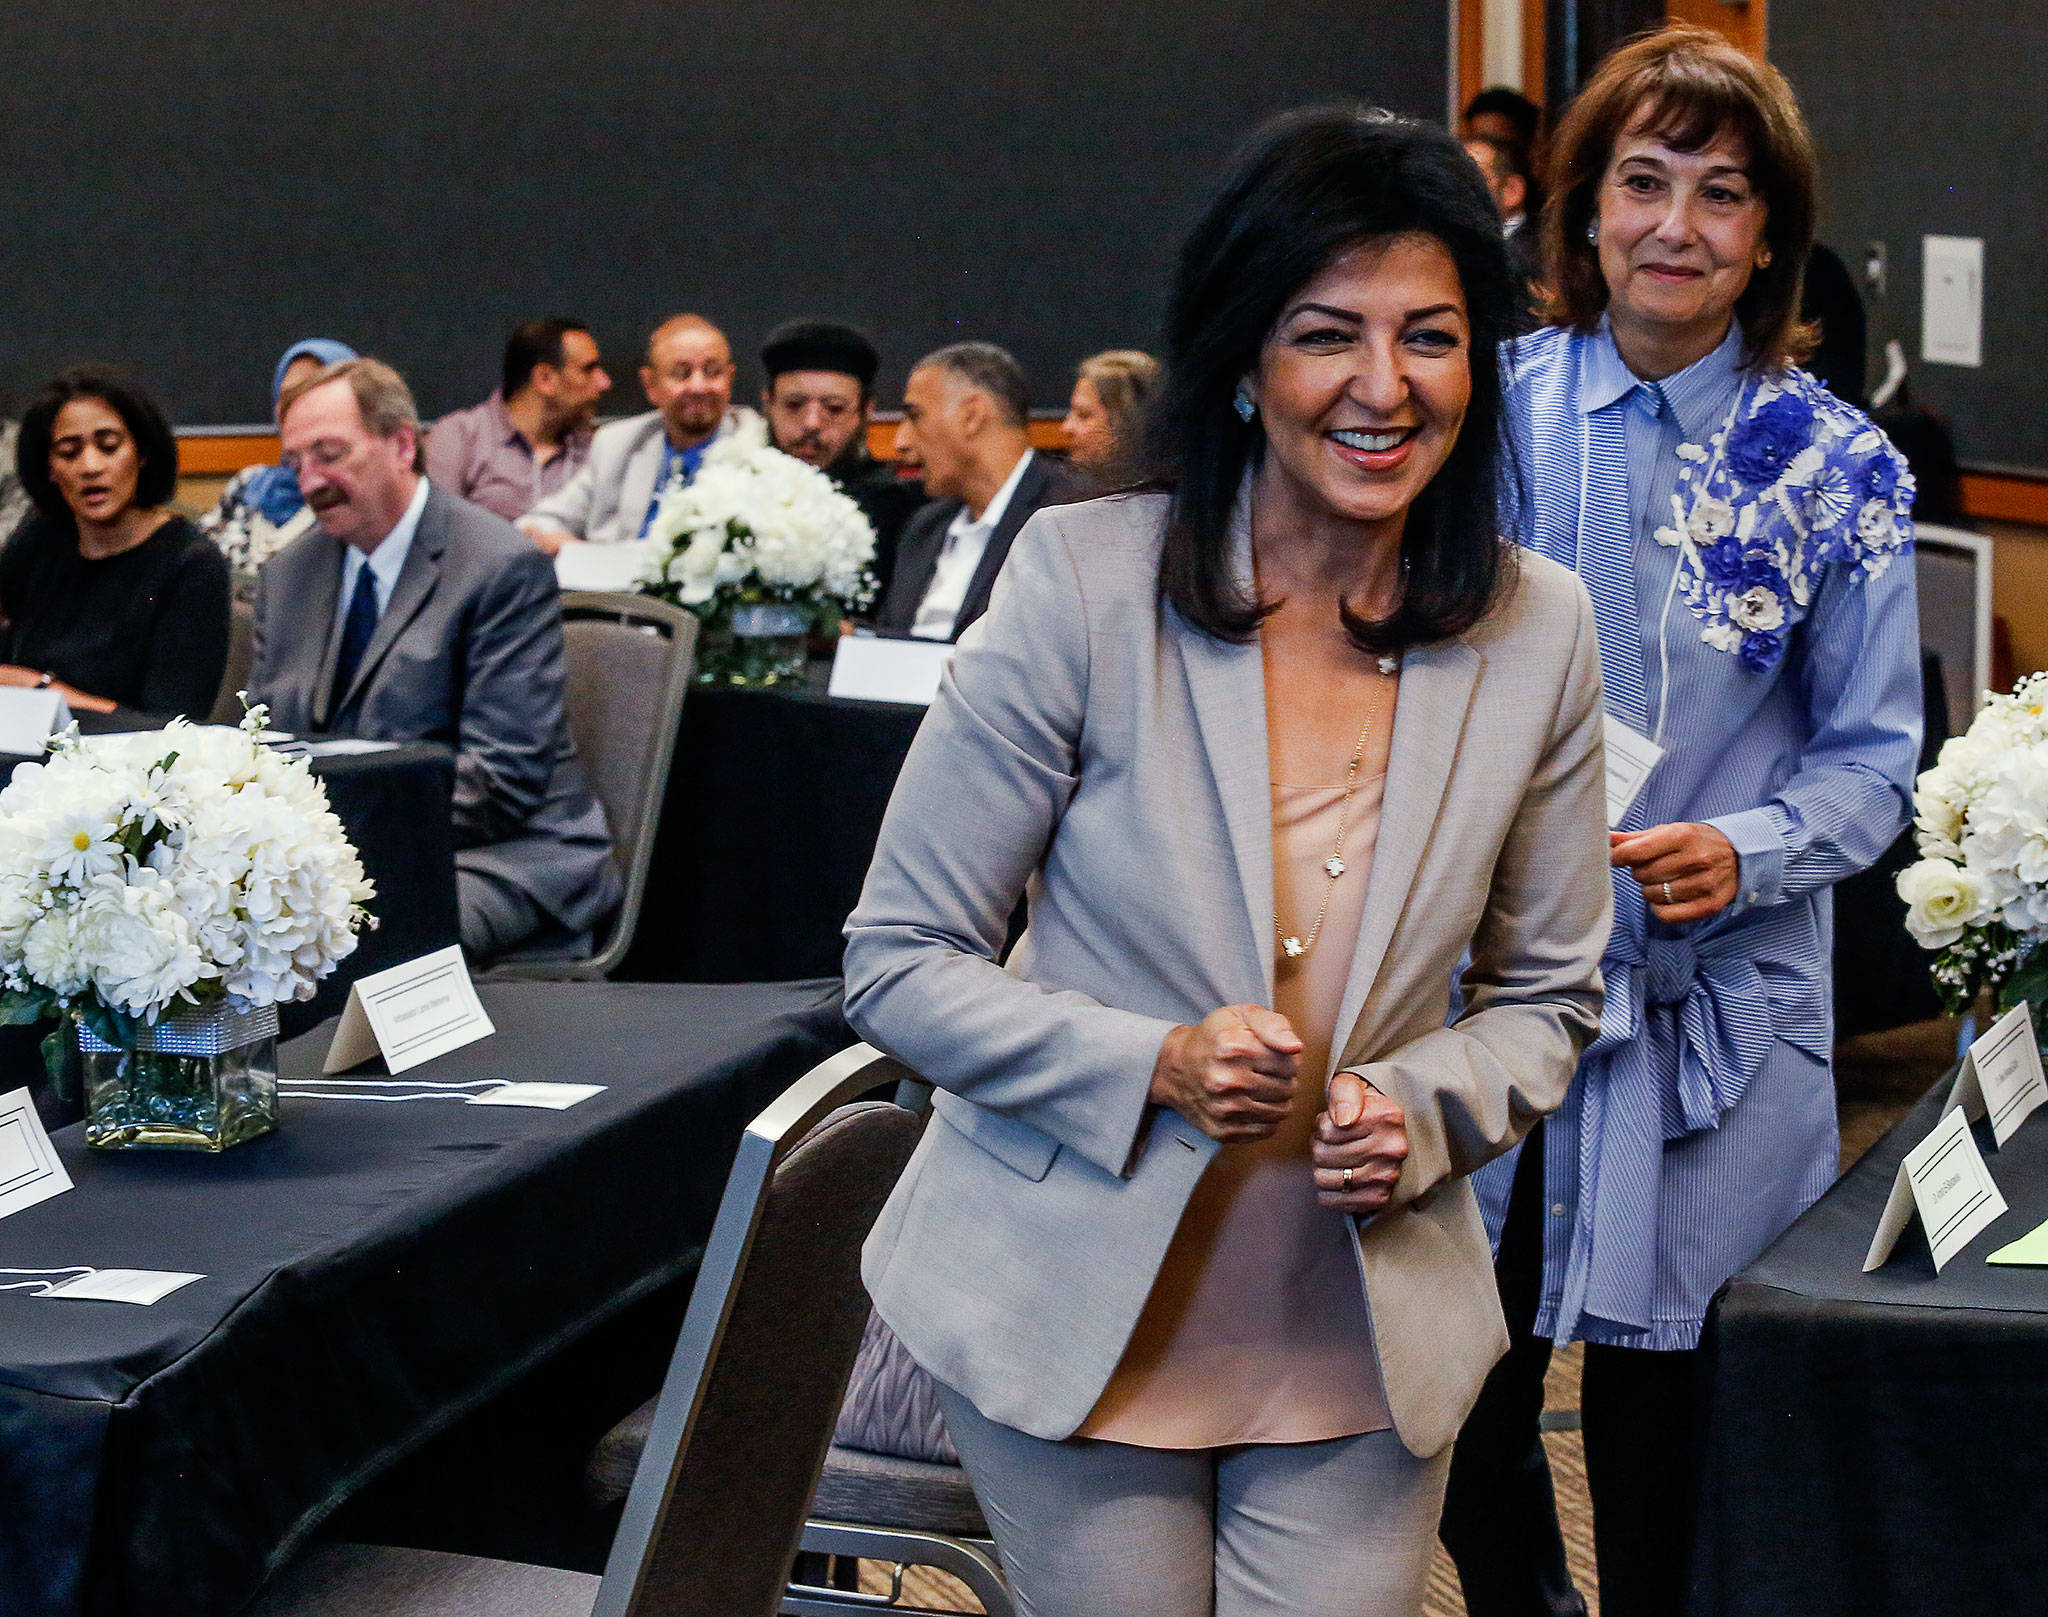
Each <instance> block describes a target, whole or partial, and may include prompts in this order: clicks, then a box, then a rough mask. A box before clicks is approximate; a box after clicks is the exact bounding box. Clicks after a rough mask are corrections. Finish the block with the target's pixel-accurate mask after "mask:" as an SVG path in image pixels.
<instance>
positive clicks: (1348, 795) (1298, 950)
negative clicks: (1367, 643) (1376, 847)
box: [1273, 657, 1401, 960]
mask: <svg viewBox="0 0 2048 1617" xmlns="http://www.w3.org/2000/svg"><path fill="white" fill-rule="evenodd" d="M1400 666H1401V664H1400V660H1399V659H1398V658H1395V657H1382V658H1381V659H1380V672H1381V673H1383V674H1391V673H1394V672H1395V671H1397V670H1398V669H1399V668H1400ZM1379 710H1380V703H1379V696H1378V694H1377V693H1375V694H1374V697H1373V700H1372V702H1371V704H1370V705H1369V706H1368V707H1367V708H1366V710H1365V724H1364V726H1363V727H1362V728H1361V729H1360V730H1359V732H1358V745H1357V746H1355V747H1353V748H1352V749H1351V766H1350V768H1348V769H1346V770H1345V771H1344V814H1343V817H1342V818H1341V819H1339V820H1338V822H1337V845H1336V846H1335V847H1334V848H1332V849H1331V850H1330V857H1329V858H1327V859H1325V860H1324V861H1323V875H1324V876H1325V877H1326V878H1327V879H1326V880H1325V881H1324V883H1323V901H1322V903H1320V904H1318V905H1317V906H1316V924H1315V925H1314V926H1312V927H1310V928H1309V929H1308V936H1307V937H1305V938H1304V937H1301V936H1300V935H1298V934H1295V933H1290V932H1289V931H1287V929H1286V928H1285V927H1283V926H1281V924H1280V911H1279V909H1278V908H1277V907H1275V909H1274V911H1273V935H1274V937H1276V938H1278V939H1279V940H1280V952H1281V953H1282V954H1284V955H1286V956H1287V958H1288V959H1289V960H1299V959H1301V958H1302V957H1303V956H1304V955H1306V954H1307V953H1308V952H1309V950H1311V949H1313V948H1314V947H1315V946H1316V939H1318V938H1319V937H1321V936H1322V935H1323V922H1324V921H1326V920H1328V919H1329V916H1330V897H1331V895H1332V894H1333V893H1335V892H1336V891H1337V878H1338V877H1340V876H1342V875H1343V874H1344V872H1345V871H1346V870H1347V869H1349V868H1350V867H1349V866H1348V865H1346V864H1345V863H1344V837H1345V835H1346V833H1348V832H1349V831H1350V829H1351V800H1352V798H1354V797H1356V796H1357V795H1358V771H1359V767H1360V765H1362V764H1363V763H1364V762H1365V743H1366V739H1367V738H1368V737H1369V736H1370V735H1371V734H1372V721H1373V720H1374V719H1375V718H1377V717H1378V716H1379Z"/></svg>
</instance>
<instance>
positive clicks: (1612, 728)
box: [1604, 713, 1664, 831]
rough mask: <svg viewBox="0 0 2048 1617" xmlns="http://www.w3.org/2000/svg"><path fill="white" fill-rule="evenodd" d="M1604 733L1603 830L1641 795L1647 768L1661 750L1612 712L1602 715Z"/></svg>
mask: <svg viewBox="0 0 2048 1617" xmlns="http://www.w3.org/2000/svg"><path fill="white" fill-rule="evenodd" d="M1604 734H1605V740H1606V743H1607V829H1608V830H1610V831H1612V830H1613V829H1614V828H1615V827H1616V826H1618V825H1620V824H1621V817H1622V816H1623V815H1624V814H1626V813H1628V811H1629V810H1630V809H1631V808H1633V807H1634V806H1635V801H1636V799H1637V798H1638V797H1640V796H1641V795H1642V791H1643V787H1644V785H1645V784H1646V783H1647V782H1648V781H1649V778H1650V774H1651V771H1653V770H1654V769H1656V767H1657V765H1658V763H1659V761H1660V760H1661V759H1662V758H1663V756H1664V749H1663V748H1662V747H1660V746H1658V745H1657V743H1656V742H1654V741H1652V740H1651V739H1650V738H1649V737H1648V736H1646V735H1643V734H1641V733H1639V732H1638V731H1636V730H1634V729H1632V728H1631V727H1630V726H1628V725H1626V724H1624V723H1622V722H1621V720H1619V719H1617V718H1616V717H1615V716H1614V715H1613V714H1612V713H1609V714H1606V715H1605V731H1604Z"/></svg>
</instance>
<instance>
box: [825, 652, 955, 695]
mask: <svg viewBox="0 0 2048 1617" xmlns="http://www.w3.org/2000/svg"><path fill="white" fill-rule="evenodd" d="M956 649H958V648H956V647H955V646H954V645H953V644H952V643H951V642H949V641H945V640H885V639H883V638H881V637H880V636H879V635H871V634H847V635H841V636H840V637H839V649H838V650H837V651H835V652H834V653H833V654H832V683H831V684H830V685H828V686H826V688H825V690H826V694H827V695H828V696H848V697H852V698H854V699H855V700H856V701H862V702H906V703H914V704H915V705H916V706H918V707H930V706H931V705H932V699H933V698H934V697H936V696H937V695H938V694H939V681H940V679H941V678H943V677H944V675H945V672H946V665H947V664H948V663H950V662H951V661H952V660H953V653H954V651H955V650H956Z"/></svg>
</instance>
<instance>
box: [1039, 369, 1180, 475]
mask: <svg viewBox="0 0 2048 1617" xmlns="http://www.w3.org/2000/svg"><path fill="white" fill-rule="evenodd" d="M1158 375H1159V361H1158V360H1156V359H1154V358H1153V357H1152V356H1151V355H1150V354H1144V353H1140V352H1139V351H1138V350H1137V349H1135V348H1112V349H1109V350H1108V351H1107V352H1105V353H1100V354H1096V355H1094V356H1093V357H1092V358H1089V359H1084V360H1082V361H1081V368H1080V374H1079V375H1078V376H1076V377H1075V378H1074V392H1073V396H1072V397H1071V398H1070V399H1069V400H1068V401H1067V419H1066V420H1064V421H1062V422H1061V423H1060V430H1061V431H1062V432H1064V433H1065V434H1066V435H1067V456H1068V458H1069V459H1070V460H1072V461H1073V463H1074V464H1075V465H1076V466H1078V467H1079V468H1080V469H1081V470H1082V471H1084V472H1086V473H1087V474H1088V475H1089V476H1090V477H1092V478H1094V479H1095V480H1096V481H1097V482H1099V483H1101V484H1103V485H1104V486H1105V487H1109V486H1113V485H1114V484H1116V483H1119V482H1123V481H1125V480H1126V477H1127V474H1128V473H1129V471H1130V463H1131V460H1132V458H1133V456H1134V454H1135V451H1136V449H1137V443H1138V430H1139V424H1140V422H1141V421H1142V420H1143V418H1144V414H1145V401H1146V399H1148V398H1149V397H1150V396H1151V393H1152V384H1153V382H1154V381H1155V380H1156V379H1157V378H1158Z"/></svg>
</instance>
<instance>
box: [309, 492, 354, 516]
mask: <svg viewBox="0 0 2048 1617" xmlns="http://www.w3.org/2000/svg"><path fill="white" fill-rule="evenodd" d="M306 503H307V504H308V505H310V506H311V507H312V508H313V509H314V510H315V511H332V510H333V509H334V508H335V507H336V506H337V505H346V504H348V496H347V495H346V494H344V493H342V492H341V490H340V489H338V488H320V489H315V490H314V491H313V492H312V493H311V494H308V495H307V496H306Z"/></svg>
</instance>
